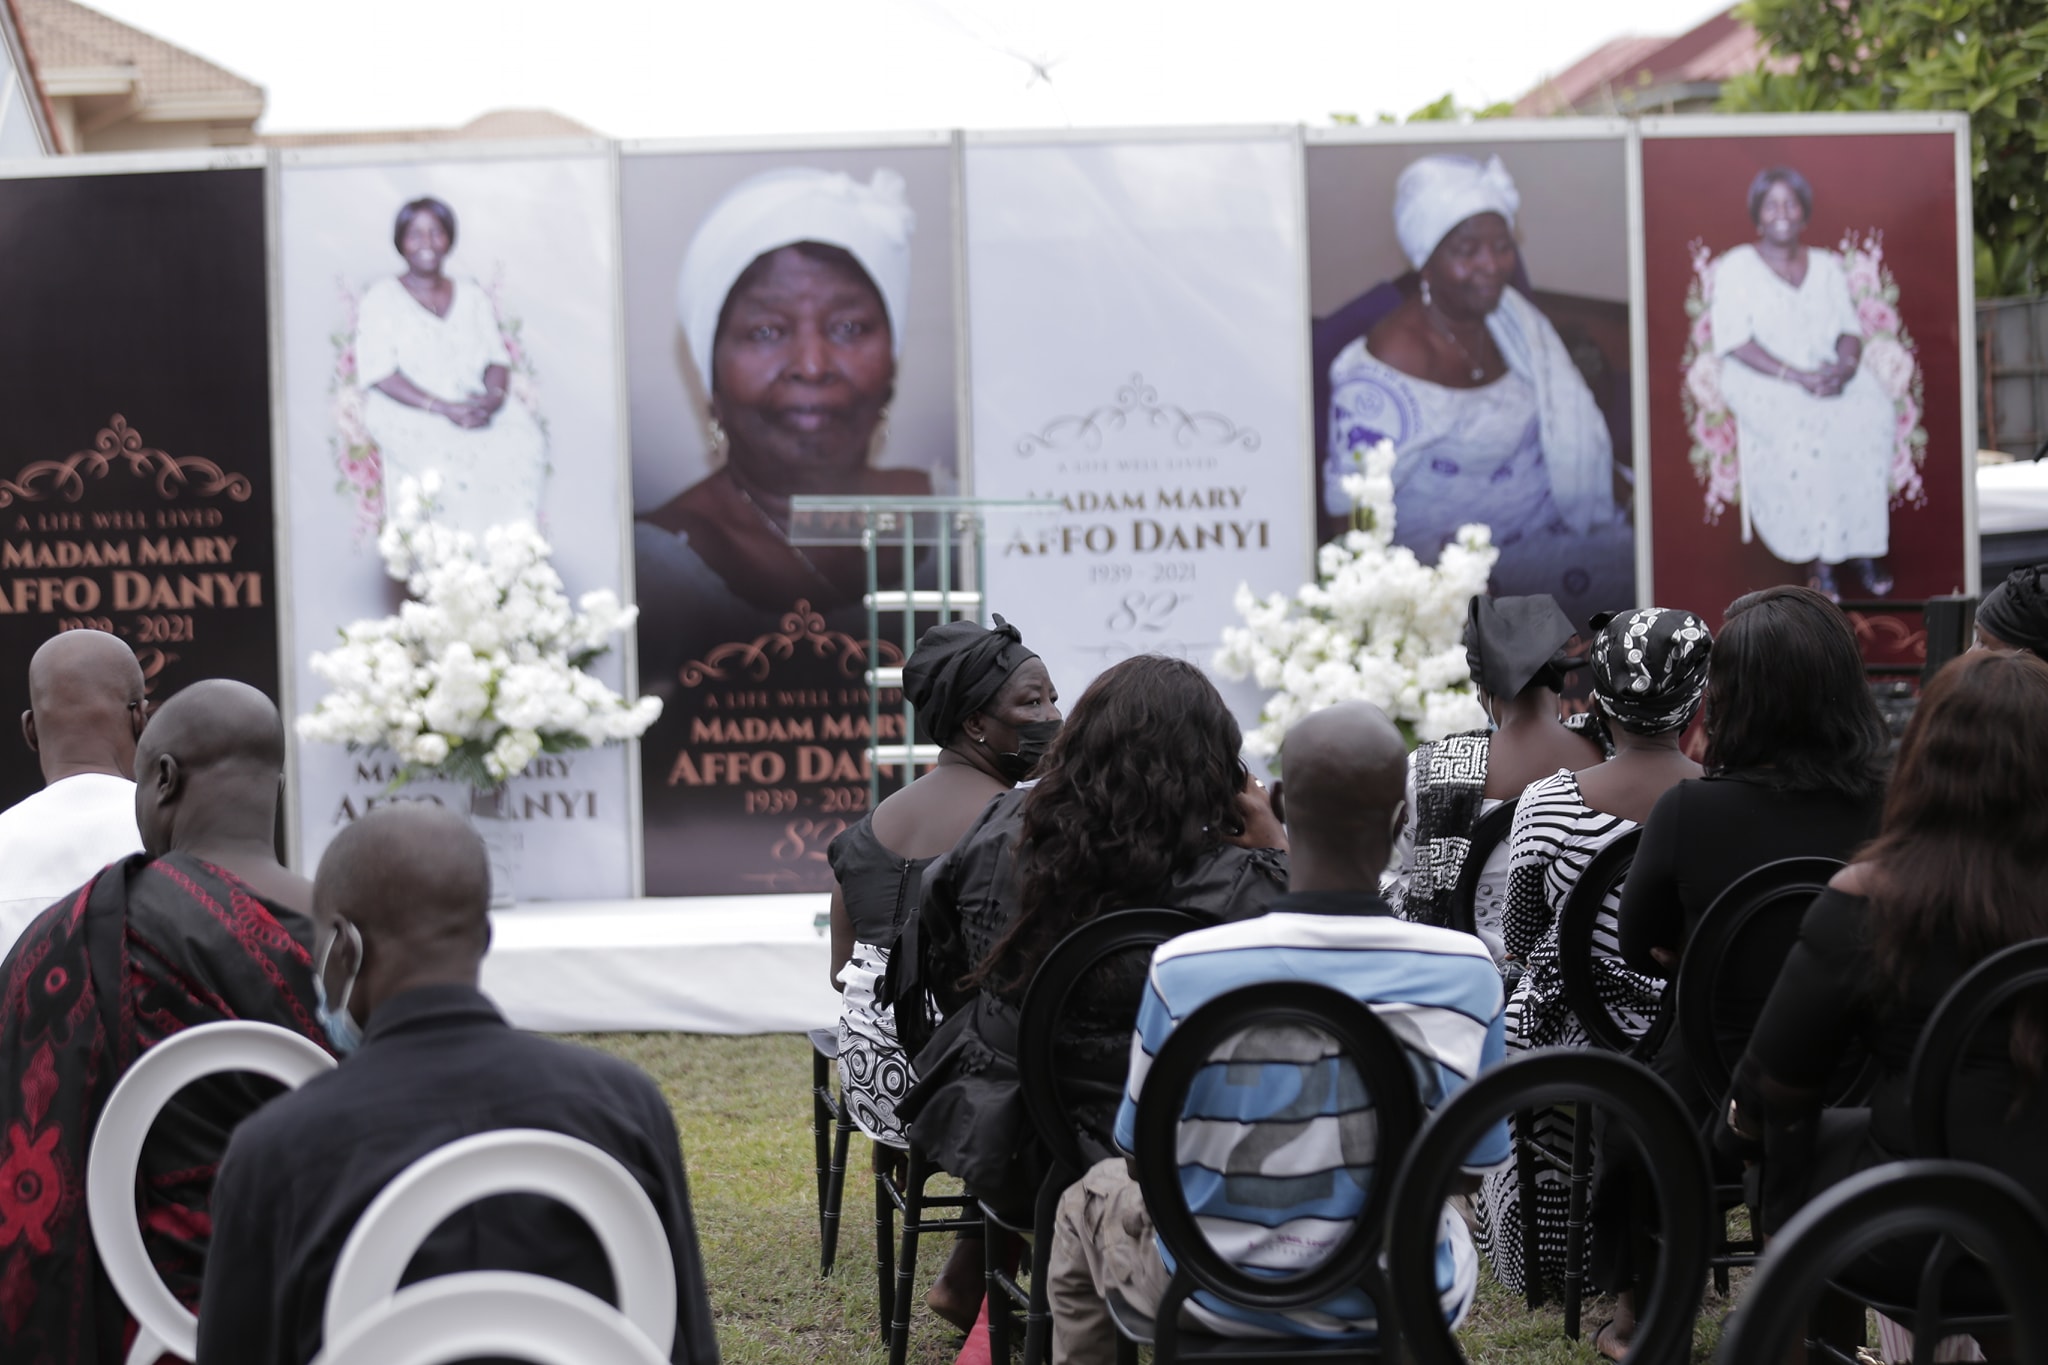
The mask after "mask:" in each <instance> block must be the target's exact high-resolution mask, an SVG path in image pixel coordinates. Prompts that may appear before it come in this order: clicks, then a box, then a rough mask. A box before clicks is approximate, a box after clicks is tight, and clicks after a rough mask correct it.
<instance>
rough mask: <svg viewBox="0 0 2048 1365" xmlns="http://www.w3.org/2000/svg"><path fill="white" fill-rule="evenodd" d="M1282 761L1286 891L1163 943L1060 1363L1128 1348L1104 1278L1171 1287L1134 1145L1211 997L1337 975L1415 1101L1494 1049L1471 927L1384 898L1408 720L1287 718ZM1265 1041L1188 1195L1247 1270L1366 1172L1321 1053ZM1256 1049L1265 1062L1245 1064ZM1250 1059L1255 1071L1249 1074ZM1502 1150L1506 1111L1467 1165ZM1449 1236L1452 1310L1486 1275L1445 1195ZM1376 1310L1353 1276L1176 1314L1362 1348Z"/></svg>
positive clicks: (1061, 1234) (1337, 1215)
mask: <svg viewBox="0 0 2048 1365" xmlns="http://www.w3.org/2000/svg"><path fill="white" fill-rule="evenodd" d="M1280 756H1281V760H1282V763H1283V765H1284V768H1285V771H1286V781H1285V782H1276V783H1275V784H1274V786H1273V810H1274V813H1275V814H1277V815H1279V816H1280V818H1281V819H1282V820H1283V821H1285V823H1286V825H1287V841H1288V849H1289V863H1288V879H1287V885H1288V889H1287V894H1286V895H1284V896H1282V897H1280V898H1279V899H1278V900H1276V901H1274V902H1273V904H1272V906H1271V908H1270V909H1268V910H1267V912H1266V913H1265V914H1264V915H1262V916H1260V917H1258V918H1256V919H1249V920H1243V921H1240V922H1238V923H1235V924H1226V925H1220V926H1218V927H1216V928H1213V929H1202V930H1197V931H1196V932H1194V933H1190V934H1183V935H1181V936H1180V937H1179V938H1177V939H1174V940H1172V941H1171V942H1169V943H1165V944H1162V945H1161V946H1160V948H1159V949H1158V951H1157V952H1155V953H1154V954H1153V957H1152V970H1151V973H1150V976H1149V978H1148V980H1147V982H1146V987H1145V998H1144V1001H1143V1003H1142V1004H1141V1005H1140V1007H1139V1010H1138V1031H1137V1038H1136V1040H1135V1041H1136V1043H1137V1046H1136V1047H1134V1048H1133V1050H1132V1054H1131V1060H1132V1067H1131V1076H1130V1079H1129V1081H1128V1082H1127V1084H1126V1086H1125V1090H1124V1099H1123V1105H1122V1107H1121V1108H1120V1109H1119V1110H1118V1112H1117V1120H1116V1142H1117V1146H1118V1147H1120V1148H1121V1149H1122V1150H1123V1151H1124V1153H1125V1154H1126V1155H1125V1157H1123V1158H1111V1159H1110V1160H1108V1161H1104V1162H1101V1163H1099V1164H1097V1165H1096V1166H1095V1167H1094V1168H1093V1169H1092V1170H1090V1171H1089V1172H1088V1173H1087V1174H1086V1175H1085V1176H1083V1177H1082V1179H1081V1180H1079V1181H1078V1182H1076V1183H1075V1184H1074V1185H1072V1186H1070V1187H1069V1188H1068V1189H1067V1192H1066V1194H1065V1195H1064V1196H1062V1198H1061V1200H1060V1207H1059V1217H1058V1220H1057V1222H1056V1224H1055V1236H1054V1239H1053V1248H1052V1270H1051V1274H1050V1275H1048V1277H1047V1284H1048V1288H1049V1297H1050V1298H1051V1301H1052V1310H1053V1359H1054V1361H1056V1362H1089V1363H1090V1365H1093V1362H1105V1363H1106V1362H1109V1361H1112V1360H1114V1359H1115V1358H1116V1333H1115V1330H1114V1328H1113V1327H1112V1326H1111V1324H1110V1321H1109V1315H1108V1310H1107V1308H1106V1307H1105V1300H1106V1299H1107V1297H1108V1295H1109V1292H1110V1291H1111V1290H1116V1291H1118V1292H1120V1293H1122V1295H1123V1296H1124V1298H1125V1299H1126V1300H1127V1301H1128V1302H1129V1303H1130V1304H1131V1305H1132V1306H1133V1307H1135V1308H1136V1309H1138V1311H1140V1312H1142V1313H1145V1314H1147V1315H1151V1314H1154V1313H1156V1312H1157V1311H1158V1307H1159V1304H1160V1301H1161V1300H1162V1299H1163V1298H1164V1296H1165V1294H1166V1288H1167V1284H1168V1281H1169V1280H1170V1278H1171V1277H1170V1276H1169V1275H1168V1273H1167V1270H1166V1266H1165V1264H1164V1262H1163V1261H1162V1260H1161V1259H1160V1254H1159V1249H1158V1247H1157V1244H1156V1242H1155V1240H1154V1238H1153V1234H1152V1222H1151V1219H1150V1217H1149V1216H1148V1214H1147V1212H1146V1209H1145V1201H1144V1197H1143V1195H1142V1194H1141V1193H1140V1192H1139V1189H1138V1183H1137V1181H1136V1179H1135V1178H1134V1177H1133V1175H1132V1172H1131V1169H1130V1166H1129V1153H1130V1151H1131V1145H1132V1142H1133V1140H1134V1138H1135V1134H1136V1126H1137V1114H1138V1096H1139V1094H1140V1093H1141V1090H1142V1088H1143V1085H1144V1079H1145V1074H1146V1070H1147V1067H1148V1066H1149V1063H1150V1059H1151V1058H1152V1057H1154V1056H1156V1055H1158V1052H1159V1049H1160V1047H1161V1046H1162V1045H1163V1044H1164V1043H1165V1041H1166V1039H1167V1037H1168V1036H1169V1035H1170V1034H1171V1033H1172V1032H1173V1029H1174V1026H1175V1025H1176V1024H1177V1023H1179V1022H1180V1021H1181V1020H1182V1019H1185V1018H1186V1017H1187V1016H1188V1015H1189V1014H1190V1013H1192V1012H1193V1011H1194V1010H1196V1009H1197V1008H1199V1007H1200V1006H1201V1005H1203V1004H1205V1003H1207V1002H1208V1001H1209V1000H1212V999H1214V998H1215V997H1217V996H1219V995H1222V994H1223V993H1225V992H1226V991H1231V990H1236V989H1238V988H1239V987H1242V986H1251V985H1256V984H1258V983H1261V982H1268V981H1309V982H1315V983H1318V984H1320V985H1325V986H1331V987H1335V988H1336V989H1338V990H1340V991H1343V992H1345V993H1346V994H1348V995H1350V996H1352V997H1353V998H1354V999H1357V1000H1360V1001H1362V1002H1364V1003H1365V1004H1366V1005H1368V1006H1370V1007H1371V1008H1372V1009H1374V1010H1375V1011H1380V1012H1384V1013H1387V1014H1388V1015H1390V1016H1392V1017H1398V1018H1399V1020H1400V1021H1401V1022H1400V1024H1399V1025H1398V1026H1397V1028H1396V1030H1395V1032H1396V1036H1397V1037H1399V1038H1400V1039H1401V1041H1402V1042H1403V1043H1405V1044H1406V1045H1407V1046H1408V1048H1409V1050H1410V1051H1411V1052H1413V1053H1414V1054H1415V1058H1414V1060H1415V1061H1416V1062H1417V1063H1418V1067H1417V1070H1418V1072H1419V1074H1423V1075H1426V1076H1428V1077H1429V1078H1430V1080H1429V1083H1428V1084H1427V1085H1425V1086H1424V1089H1423V1095H1422V1099H1423V1102H1424V1103H1425V1104H1427V1105H1429V1106H1432V1107H1434V1106H1435V1105H1438V1104H1441V1103H1442V1102H1443V1101H1444V1100H1445V1099H1447V1098H1448V1097H1449V1096H1450V1095H1451V1094H1453V1093H1454V1092H1455V1091H1456V1090H1457V1089H1458V1088H1459V1087H1460V1086H1462V1085H1463V1084H1465V1082H1467V1081H1469V1080H1471V1079H1472V1078H1473V1077H1474V1076H1475V1075H1477V1074H1478V1073H1479V1071H1480V1070H1481V1069H1482V1068H1484V1067H1487V1066H1490V1065H1493V1064H1494V1063H1496V1062H1498V1061H1499V1060H1500V1059H1501V1056H1502V1052H1503V1039H1504V1027H1503V1018H1502V1004H1503V1001H1502V994H1501V980H1500V973H1499V972H1498V971H1496V970H1495V968H1494V965H1493V959H1492V957H1490V956H1489V955H1488V953H1487V951H1486V946H1485V945H1484V944H1483V943H1481V942H1480V941H1479V940H1478V939H1477V938H1475V937H1474V936H1472V935H1470V934H1461V933H1458V932H1456V931H1455V930H1451V929H1441V928H1436V927H1433V926H1430V925H1426V924H1410V923H1408V922H1406V921H1404V920H1400V919H1396V918H1395V917H1394V914H1393V911H1392V909H1391V908H1390V907H1389V906H1388V905H1387V903H1386V902H1385V901H1384V900H1382V899H1381V898H1380V894H1379V877H1380V871H1381V869H1382V868H1384V867H1385V866H1386V865H1387V858H1388V854H1389V853H1390V852H1391V850H1392V848H1393V841H1394V838H1395V836H1396V835H1397V834H1398V833H1399V832H1400V829H1401V825H1402V822H1403V821H1404V820H1405V819H1406V818H1407V810H1406V803H1405V800H1404V796H1403V788H1404V786H1405V785H1406V779H1407V766H1408V753H1407V746H1406V745H1405V744H1404V743H1403V742H1402V740H1401V734H1400V731H1398V730H1396V729H1395V728H1394V725H1393V722H1391V721H1389V720H1388V719H1387V717H1386V715H1385V713H1383V712H1382V711H1380V709H1379V708H1378V707H1375V706H1369V705H1367V704H1366V703H1364V702H1352V703H1347V704H1345V705H1342V706H1332V707H1329V708H1327V709H1325V710H1322V711H1318V712H1315V713H1314V714H1312V715H1310V716H1308V717H1306V718H1305V719H1303V720H1302V721H1300V722H1299V723H1298V724H1296V725H1295V726H1294V728H1293V729H1291V730H1289V731H1288V732H1287V737H1286V739H1285V741H1284V742H1283V744H1282V746H1281V750H1280ZM1259 1034H1260V1030H1257V1029H1253V1030H1250V1031H1248V1032H1247V1034H1246V1035H1245V1039H1244V1041H1243V1042H1241V1043H1240V1044H1239V1048H1238V1057H1239V1060H1237V1061H1236V1062H1234V1063H1233V1064H1232V1074H1233V1076H1234V1077H1236V1078H1237V1079H1238V1080H1239V1081H1243V1082H1244V1083H1241V1084H1240V1083H1233V1084H1230V1085H1227V1086H1221V1087H1216V1088H1214V1089H1213V1090H1212V1092H1211V1094H1210V1097H1209V1102H1208V1103H1207V1104H1206V1105H1205V1107H1204V1110H1203V1117H1204V1119H1205V1120H1207V1121H1210V1122H1211V1132H1212V1133H1221V1134H1223V1135H1224V1136H1223V1137H1222V1138H1221V1139H1219V1140H1221V1141H1223V1142H1224V1143H1225V1144H1226V1146H1225V1147H1224V1148H1221V1149H1218V1150H1217V1151H1216V1153H1215V1155H1216V1158H1217V1159H1219V1160H1220V1161H1221V1163H1222V1170H1223V1174H1224V1176H1225V1177H1226V1178H1225V1179H1224V1180H1222V1181H1216V1180H1214V1179H1209V1178H1204V1179H1202V1180H1201V1181H1199V1182H1190V1183H1189V1185H1188V1197H1189V1200H1190V1203H1191V1205H1192V1207H1193V1209H1194V1212H1195V1215H1196V1217H1198V1218H1200V1219H1201V1220H1202V1224H1203V1227H1204V1229H1205V1230H1206V1231H1207V1232H1208V1233H1209V1236H1210V1237H1211V1239H1212V1240H1214V1241H1216V1242H1218V1243H1220V1244H1222V1245H1225V1246H1228V1247H1230V1248H1232V1251H1231V1252H1230V1255H1231V1257H1232V1259H1233V1260H1234V1261H1235V1262H1236V1263H1237V1264H1239V1265H1241V1266H1246V1267H1257V1266H1261V1265H1270V1266H1275V1267H1283V1266H1284V1267H1293V1266H1298V1265H1300V1264H1301V1263H1303V1262H1304V1261H1306V1260H1308V1259H1310V1258H1312V1257H1315V1256H1317V1255H1318V1254H1320V1253H1321V1252H1323V1251H1326V1250H1327V1249H1329V1248H1331V1247H1334V1246H1335V1245H1336V1243H1337V1242H1339V1241H1341V1240H1342V1239H1343V1238H1344V1237H1346V1236H1348V1235H1349V1233H1350V1231H1351V1227H1352V1224H1353V1223H1354V1221H1355V1220H1356V1218H1357V1215H1358V1212H1359V1210H1360V1209H1361V1208H1362V1207H1363V1206H1364V1202H1365V1200H1364V1190H1365V1186H1366V1184H1367V1183H1368V1182H1369V1181H1370V1180H1371V1179H1372V1165H1371V1163H1370V1162H1364V1163H1361V1162H1359V1161H1358V1160H1357V1159H1356V1158H1355V1156H1354V1155H1352V1153H1353V1152H1355V1150H1356V1148H1355V1146H1354V1145H1353V1144H1352V1143H1350V1142H1347V1141H1346V1134H1345V1131H1344V1130H1345V1127H1346V1124H1345V1122H1344V1120H1343V1118H1342V1115H1343V1113H1344V1112H1345V1110H1344V1109H1343V1108H1342V1107H1340V1103H1339V1100H1338V1093H1339V1092H1338V1089H1337V1088H1336V1087H1332V1086H1331V1085H1330V1084H1329V1077H1328V1075H1327V1074H1326V1072H1325V1070H1324V1068H1325V1067H1326V1065H1327V1063H1326V1062H1324V1061H1323V1059H1321V1058H1320V1057H1304V1056H1302V1055H1301V1053H1300V1049H1299V1047H1298V1045H1294V1046H1290V1038H1289V1036H1288V1035H1285V1034H1281V1035H1278V1036H1277V1037H1276V1038H1275V1039H1273V1040H1272V1041H1271V1042H1270V1043H1267V1044H1265V1045H1264V1046H1263V1047H1262V1046H1261V1040H1260V1037H1259ZM1247 1054H1250V1055H1253V1056H1256V1057H1257V1058H1258V1060H1256V1061H1249V1062H1247V1061H1245V1060H1243V1058H1244V1057H1245V1056H1246V1055H1247ZM1252 1069H1255V1070H1256V1071H1257V1073H1258V1075H1257V1077H1256V1078H1255V1079H1252V1080H1246V1078H1245V1077H1243V1076H1242V1075H1241V1074H1240V1073H1242V1072H1244V1071H1247V1070H1252ZM1316 1096H1321V1097H1323V1098H1322V1100H1321V1102H1320V1104H1319V1105H1318V1106H1317V1107H1316V1108H1315V1109H1314V1110H1313V1111H1309V1110H1303V1109H1302V1108H1301V1107H1300V1103H1299V1098H1300V1097H1310V1098H1313V1097H1316ZM1278 1097H1286V1098H1278ZM1304 1119H1307V1120H1310V1122H1308V1123H1307V1125H1306V1126H1304V1122H1303V1120H1304ZM1324 1119H1327V1120H1328V1121H1327V1122H1321V1121H1318V1120H1324ZM1233 1126H1234V1127H1235V1130H1236V1136H1235V1137H1230V1136H1229V1131H1230V1130H1231V1129H1232V1127H1233ZM1509 1155H1510V1148H1509V1145H1508V1134H1507V1128H1506V1125H1504V1124H1503V1125H1501V1126H1499V1127H1498V1128H1496V1129H1495V1130H1494V1131H1493V1132H1492V1133H1490V1134H1489V1135H1488V1137H1487V1139H1486V1141H1484V1142H1482V1143H1481V1144H1480V1146H1479V1148H1478V1149H1477V1150H1476V1151H1475V1152H1474V1153H1473V1155H1472V1157H1471V1158H1470V1160H1469V1163H1468V1166H1467V1173H1468V1174H1470V1175H1478V1174H1481V1173H1483V1172H1484V1171H1486V1170H1488V1169H1491V1168H1492V1167H1494V1166H1497V1165H1499V1164H1500V1163H1501V1162H1504V1161H1506V1160H1507V1159H1508V1158H1509ZM1437 1238H1438V1240H1437V1268H1438V1286H1437V1287H1438V1289H1439V1291H1440V1292H1441V1295H1442V1301H1443V1303H1444V1305H1445V1314H1446V1316H1447V1318H1449V1319H1450V1320H1451V1321H1453V1322H1455V1321H1457V1320H1458V1319H1460V1318H1462V1317H1463V1316H1464V1313H1465V1310H1466V1309H1467V1308H1468V1307H1469V1306H1470V1305H1471V1302H1472V1296H1473V1293H1474V1291H1475V1290H1476V1289H1477V1287H1478V1268H1479V1262H1478V1257H1477V1255H1476V1254H1475V1252H1474V1251H1473V1248H1472V1238H1471V1234H1470V1233H1469V1232H1468V1231H1467V1230H1466V1227H1465V1222H1464V1220H1463V1219H1462V1218H1460V1217H1459V1216H1458V1215H1457V1214H1456V1213H1455V1212H1454V1211H1452V1210H1451V1209H1450V1208H1448V1207H1446V1208H1445V1210H1444V1214H1443V1218H1442V1220H1441V1221H1440V1223H1439V1224H1438V1234H1437ZM1377 1319H1378V1314H1377V1311H1376V1309H1375V1307H1374V1305H1373V1303H1372V1301H1371V1300H1370V1299H1369V1298H1368V1297H1367V1296H1366V1295H1365V1293H1364V1292H1363V1291H1362V1290H1356V1289H1354V1290H1352V1291H1349V1292H1347V1293H1344V1294H1341V1295H1339V1296H1338V1297H1336V1298H1334V1299H1331V1300H1329V1301H1327V1302H1324V1303H1320V1304H1316V1305H1314V1306H1313V1307H1311V1308H1307V1309H1297V1310H1294V1311H1293V1312H1289V1313H1258V1312H1248V1311H1245V1310H1243V1309H1239V1308H1235V1307H1233V1306H1231V1305H1229V1304H1226V1303H1224V1302H1222V1301H1221V1300H1219V1299H1215V1298H1213V1297H1211V1296H1210V1295H1208V1294H1206V1293H1198V1294H1196V1295H1195V1296H1194V1297H1193V1298H1192V1299H1191V1300H1189V1306H1188V1308H1187V1309H1186V1310H1185V1311H1184V1312H1183V1314H1182V1318H1181V1321H1182V1323H1183V1324H1184V1325H1188V1326H1193V1327H1195V1328H1197V1329H1199V1330H1203V1331H1207V1332H1210V1333H1214V1334H1217V1335H1221V1336H1235V1337H1245V1336H1266V1335H1272V1334H1279V1335H1283V1336H1314V1337H1320V1338H1326V1339H1327V1338H1330V1337H1332V1336H1336V1337H1338V1338H1341V1339H1346V1340H1352V1341H1357V1342H1361V1343H1363V1342H1368V1341H1371V1340H1373V1338H1374V1337H1375V1336H1376V1334H1377Z"/></svg>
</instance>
